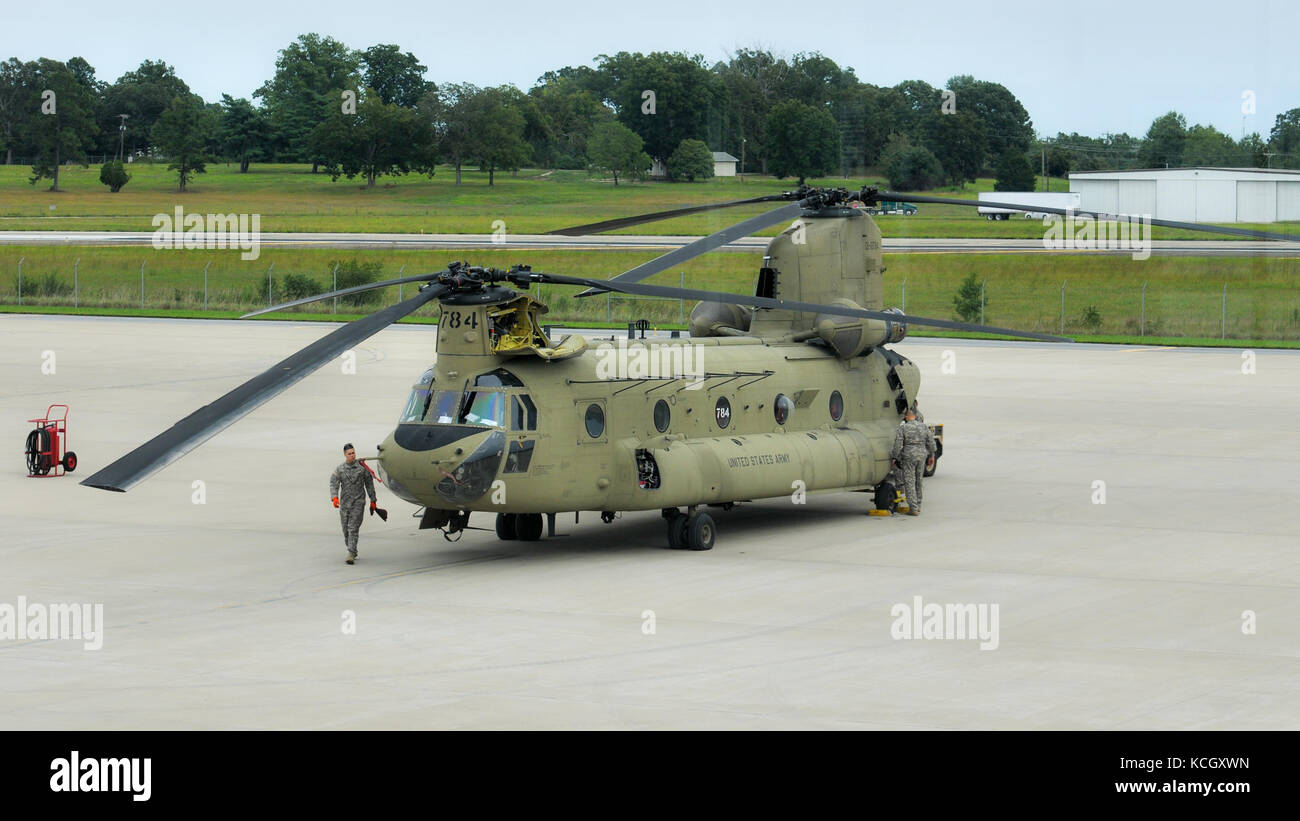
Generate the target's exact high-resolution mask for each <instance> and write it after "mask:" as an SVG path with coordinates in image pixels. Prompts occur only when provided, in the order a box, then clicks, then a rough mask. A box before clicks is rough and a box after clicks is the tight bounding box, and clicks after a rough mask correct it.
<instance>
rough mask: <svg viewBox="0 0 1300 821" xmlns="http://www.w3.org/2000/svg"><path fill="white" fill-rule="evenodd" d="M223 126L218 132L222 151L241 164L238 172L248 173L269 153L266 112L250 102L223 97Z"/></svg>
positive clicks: (227, 96)
mask: <svg viewBox="0 0 1300 821" xmlns="http://www.w3.org/2000/svg"><path fill="white" fill-rule="evenodd" d="M220 116H221V125H220V129H219V132H218V139H219V140H220V144H221V150H222V152H223V153H224V154H225V155H226V156H227V157H230V158H231V159H233V160H236V161H237V162H238V163H239V173H241V174H244V173H247V172H248V166H249V164H250V163H252V162H253V161H254V160H261V159H264V158H265V157H266V156H267V155H268V154H269V145H268V144H269V141H270V136H271V135H270V122H269V120H268V119H267V116H266V110H265V109H262V108H257V107H255V106H254V105H253V104H252V103H251V102H249V101H248V100H245V99H243V98H240V99H238V100H236V99H234V98H232V97H231V96H230V95H229V94H222V95H221V115H220Z"/></svg>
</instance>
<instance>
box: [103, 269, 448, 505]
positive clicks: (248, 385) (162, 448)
mask: <svg viewBox="0 0 1300 821" xmlns="http://www.w3.org/2000/svg"><path fill="white" fill-rule="evenodd" d="M448 290H449V289H448V288H446V287H445V286H442V285H430V286H428V287H427V288H425V289H423V290H422V291H420V293H418V294H416V295H415V296H413V297H410V298H409V299H407V300H405V301H403V302H399V303H397V304H396V305H392V306H390V307H388V308H385V309H384V310H382V311H377V312H375V313H373V314H371V315H370V316H367V317H363V318H361V319H358V320H356V321H354V322H349V323H348V324H346V325H344V326H343V327H341V328H338V329H336V330H334V331H332V332H331V333H329V334H327V335H326V336H324V337H322V338H321V339H318V340H316V341H315V342H313V343H312V344H310V345H308V346H307V347H305V348H303V349H302V350H300V351H298V352H297V353H295V354H292V355H291V356H289V357H288V358H286V359H284V360H282V361H280V362H278V363H276V364H275V365H272V366H271V367H269V368H267V369H266V370H265V371H263V372H262V373H261V374H260V375H259V376H255V377H253V378H252V379H250V380H248V381H247V382H245V383H244V384H242V385H240V386H239V387H237V388H235V389H234V390H232V391H230V392H229V393H227V394H226V395H225V396H222V397H221V398H220V399H217V400H215V401H213V402H212V403H211V404H208V405H204V406H203V407H201V408H199V409H198V410H196V411H195V412H194V413H191V414H190V415H189V416H187V417H185V418H184V419H182V420H180V421H179V422H177V423H176V424H174V425H172V426H171V427H170V428H168V429H167V430H165V431H163V432H162V433H160V434H158V435H157V436H155V437H154V438H152V439H150V440H149V441H148V442H145V443H144V444H143V445H141V446H139V447H138V448H136V449H135V450H133V451H131V452H130V453H128V454H126V455H125V456H123V457H121V458H120V459H118V460H117V461H116V462H113V463H112V464H110V465H109V466H107V467H105V468H103V469H101V470H99V471H97V472H96V473H95V474H94V475H92V476H89V477H87V478H86V479H84V480H82V482H81V484H83V485H87V486H89V487H95V488H99V489H101V490H115V491H118V492H119V493H122V492H125V491H127V490H130V489H131V488H132V487H134V486H135V485H137V484H139V483H140V482H142V481H144V480H145V479H147V478H148V477H149V476H151V475H152V474H154V473H155V472H156V471H159V470H161V469H162V468H164V467H166V466H167V465H169V464H171V463H172V462H174V461H176V460H177V459H179V458H181V457H182V456H184V455H185V454H187V453H189V452H190V451H191V450H194V449H195V448H196V447H198V446H199V445H201V444H203V443H204V442H206V441H207V440H208V439H210V438H212V437H213V436H215V435H216V434H217V433H219V432H220V431H222V430H224V429H225V428H226V427H228V426H229V425H231V424H233V423H234V422H236V421H237V420H239V419H240V418H241V417H243V416H244V415H245V414H247V413H249V412H251V411H252V410H253V409H255V408H257V407H258V406H260V405H262V404H263V403H265V402H267V401H268V400H270V399H271V398H272V397H274V396H276V395H278V394H280V393H282V392H283V391H285V390H287V389H288V388H289V387H290V386H292V385H294V384H295V383H297V382H298V381H299V380H301V379H302V378H303V377H305V376H307V375H308V374H310V373H311V372H312V371H314V370H316V369H317V368H319V367H320V366H322V365H324V364H325V363H327V362H329V361H330V360H332V359H334V358H335V357H336V356H338V355H339V354H341V353H343V352H344V351H346V350H348V349H349V348H351V347H352V346H354V345H356V344H357V343H358V342H361V341H362V340H364V339H368V338H369V337H371V336H373V335H374V334H376V333H378V332H379V331H382V330H383V329H384V328H387V327H388V326H389V325H391V324H393V323H394V322H396V321H397V320H399V319H401V318H402V317H404V316H406V315H407V314H410V313H414V312H415V311H416V310H417V309H418V308H420V307H421V306H423V305H425V304H426V303H428V302H432V301H433V300H435V299H437V298H438V297H440V296H442V295H443V294H445V293H446V292H447V291H448Z"/></svg>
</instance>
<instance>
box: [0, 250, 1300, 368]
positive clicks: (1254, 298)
mask: <svg viewBox="0 0 1300 821" xmlns="http://www.w3.org/2000/svg"><path fill="white" fill-rule="evenodd" d="M653 256H655V254H654V253H653V252H618V251H509V250H504V249H502V248H500V247H493V248H485V249H482V250H471V251H462V252H458V253H457V254H456V256H453V255H452V253H450V252H438V253H431V252H427V251H342V252H340V251H337V250H329V249H287V248H271V249H265V250H264V251H263V252H262V257H261V258H260V259H258V260H257V261H256V262H245V261H241V260H240V259H239V254H238V252H231V251H200V250H191V251H186V252H184V253H178V252H175V251H155V250H153V249H150V248H121V247H118V248H80V249H78V248H59V247H27V248H19V247H0V304H2V305H4V306H8V308H7V309H8V310H13V309H16V308H17V307H18V304H17V303H18V295H17V287H16V286H17V281H16V280H17V277H16V270H17V262H18V259H19V258H20V257H23V258H25V260H24V263H23V282H24V297H23V305H24V306H26V307H31V306H67V307H71V306H73V305H74V303H75V304H76V305H77V306H78V307H99V308H106V309H113V310H115V311H123V310H133V311H138V310H140V309H141V288H140V284H141V275H140V267H141V264H142V263H143V264H144V286H145V287H144V303H143V304H144V309H146V310H149V311H154V312H158V311H179V312H200V313H198V314H195V315H204V316H206V315H209V314H203V313H201V311H202V309H203V306H204V302H203V277H204V269H205V267H206V268H207V269H208V270H207V274H208V302H207V306H208V308H209V309H210V310H211V311H214V312H226V315H235V314H237V313H238V312H241V311H248V310H253V309H256V308H258V307H264V306H265V305H267V302H268V296H267V275H268V272H269V273H270V274H271V277H272V280H273V289H272V294H271V298H272V299H273V300H275V301H277V302H278V301H282V300H283V299H284V294H283V291H282V284H283V282H284V279H283V278H284V276H285V275H286V274H299V275H306V276H309V277H311V278H312V279H314V280H315V281H316V283H317V284H318V285H319V287H320V290H321V291H326V290H329V289H330V288H331V287H332V285H333V283H332V275H331V269H332V265H333V263H334V262H335V261H340V260H341V261H347V260H350V259H354V258H355V259H358V260H362V261H367V262H379V263H381V264H382V266H383V270H382V273H381V276H382V277H385V278H388V277H395V276H398V275H399V272H400V273H401V274H403V275H409V274H413V273H418V272H420V271H437V270H441V269H443V268H444V267H445V266H446V264H447V263H448V262H450V261H451V260H452V259H456V258H459V259H464V260H467V261H469V262H471V263H473V264H476V265H491V266H496V267H508V266H510V265H513V264H517V263H527V264H530V265H532V266H533V268H534V269H535V270H539V271H547V272H550V273H556V274H567V275H571V276H587V277H594V278H608V277H609V276H612V275H613V274H616V273H619V272H620V271H624V270H627V269H628V268H631V267H633V266H635V265H637V264H639V263H641V262H643V261H645V260H647V259H650V258H652V257H653ZM76 260H79V263H78V264H77V276H76V283H75V287H76V292H75V294H74V292H73V287H74V278H73V264H74V261H76ZM760 261H761V254H759V253H753V254H744V253H726V254H722V253H714V254H707V255H705V256H703V257H700V258H697V259H695V260H692V261H691V262H690V263H689V264H687V265H685V266H683V267H682V268H681V269H674V270H672V271H668V272H665V273H663V274H660V275H659V276H658V277H656V278H654V279H652V280H650V281H651V282H653V283H656V284H663V285H678V284H682V283H684V284H685V285H686V287H692V288H703V289H709V290H717V291H725V292H731V293H753V287H754V277H755V272H756V271H757V269H758V266H759V264H760ZM885 264H886V266H887V269H888V270H887V272H886V274H885V302H886V304H887V305H897V306H900V307H906V309H907V311H908V312H909V313H911V314H915V315H920V316H931V317H937V318H951V317H952V316H953V310H954V309H953V296H954V294H955V293H956V291H957V289H958V287H959V285H960V283H961V281H962V280H963V279H964V278H965V277H966V276H967V275H968V274H971V273H974V274H975V275H976V277H977V280H978V281H980V282H982V283H985V294H986V299H987V306H986V311H985V323H986V324H990V325H1000V326H1003V327H1010V328H1019V329H1024V330H1031V331H1041V332H1048V333H1057V332H1059V331H1060V330H1061V287H1062V284H1063V283H1064V285H1065V332H1066V333H1067V334H1088V335H1092V336H1097V335H1121V336H1127V335H1134V336H1136V335H1138V334H1139V333H1141V332H1142V331H1143V330H1144V331H1145V334H1146V335H1148V336H1157V337H1168V338H1179V337H1186V338H1188V339H1189V340H1190V339H1212V338H1219V337H1220V336H1221V335H1224V334H1225V329H1224V327H1223V324H1222V315H1223V309H1224V286H1225V285H1226V286H1227V301H1226V315H1227V326H1226V336H1227V337H1231V338H1238V339H1261V340H1262V339H1273V340H1300V279H1298V278H1297V277H1296V262H1295V260H1290V259H1280V258H1270V257H1241V258H1236V257H1211V258H1196V257H1152V258H1151V259H1148V260H1145V261H1134V260H1132V259H1130V258H1128V257H1105V256H1092V255H1077V256H1052V257H1043V256H1041V255H1031V254H899V255H887V256H886V257H885ZM272 265H274V269H273V270H271V266H272ZM1143 283H1146V285H1147V287H1146V319H1145V327H1144V328H1143V326H1142V324H1141V323H1142V314H1141V311H1142V286H1143ZM411 287H414V286H409V287H407V288H405V289H403V291H402V293H404V294H406V295H409V294H410V293H413V291H411V290H410V288H411ZM539 293H540V297H541V299H542V300H543V301H544V302H546V303H547V304H548V305H549V306H550V308H551V312H550V314H549V315H548V319H552V320H554V321H556V322H583V323H593V322H597V323H605V322H608V323H612V324H614V325H618V324H620V323H626V322H627V321H629V320H632V319H638V318H646V319H649V320H650V321H651V322H653V323H654V324H656V325H659V326H663V327H671V326H680V323H681V320H682V318H683V317H684V316H685V315H687V314H689V312H690V309H691V307H692V304H691V303H690V302H686V303H680V302H679V301H677V300H659V299H643V298H631V297H625V296H617V295H614V296H597V297H592V298H586V299H576V298H575V297H574V296H573V294H574V293H575V289H572V288H561V287H559V286H543V287H542V288H540V289H539ZM398 297H399V292H398V289H397V288H388V289H385V290H384V291H382V292H379V293H378V295H377V300H378V301H377V302H376V303H374V306H377V305H380V304H388V303H392V302H395V301H397V299H398ZM374 306H371V308H370V309H373V307H374ZM1088 306H1092V307H1093V308H1094V309H1095V311H1096V314H1095V315H1096V318H1097V319H1098V320H1099V322H1098V324H1096V325H1095V326H1094V325H1090V324H1088V323H1086V322H1085V321H1084V315H1085V310H1086V308H1087V307H1088ZM332 307H333V306H332V305H331V304H330V303H322V304H321V306H309V307H303V308H299V309H295V310H294V311H291V312H287V313H286V315H287V316H295V317H297V316H298V315H300V314H307V313H320V312H322V310H324V311H325V312H327V313H328V312H329V311H330V310H331V308H332ZM350 310H351V311H353V312H354V313H355V311H356V310H357V309H351V308H349V307H348V306H347V305H346V304H341V305H340V307H339V311H340V313H341V314H344V313H347V312H348V311H350ZM429 312H430V313H432V312H435V311H434V309H429ZM211 315H214V316H215V315H221V314H219V313H213V314H211ZM916 330H917V331H920V329H919V328H916ZM1198 344H1199V343H1198Z"/></svg>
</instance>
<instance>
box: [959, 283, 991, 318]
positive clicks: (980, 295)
mask: <svg viewBox="0 0 1300 821" xmlns="http://www.w3.org/2000/svg"><path fill="white" fill-rule="evenodd" d="M952 304H953V307H954V308H956V309H957V318H958V319H961V320H963V321H965V322H975V321H976V320H978V319H979V318H980V314H981V313H983V309H982V307H981V306H986V305H988V300H987V299H985V298H984V289H983V288H982V287H981V286H980V283H979V282H978V281H977V280H976V277H975V274H974V273H971V274H968V275H967V276H966V278H965V279H964V280H962V283H961V287H959V288H958V289H957V295H956V296H954V297H953V298H952Z"/></svg>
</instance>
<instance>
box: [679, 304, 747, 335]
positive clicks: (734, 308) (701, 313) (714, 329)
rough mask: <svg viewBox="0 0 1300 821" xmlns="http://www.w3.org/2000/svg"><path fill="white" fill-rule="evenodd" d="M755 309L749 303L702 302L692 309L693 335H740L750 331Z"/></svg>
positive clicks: (691, 325)
mask: <svg viewBox="0 0 1300 821" xmlns="http://www.w3.org/2000/svg"><path fill="white" fill-rule="evenodd" d="M753 319H754V309H753V308H750V307H749V306H747V305H731V304H729V303H724V302H701V303H700V304H699V305H696V306H695V308H694V309H693V310H692V311H691V318H690V325H689V327H690V329H691V336H740V335H742V334H745V333H748V332H749V324H750V322H752V321H753Z"/></svg>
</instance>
